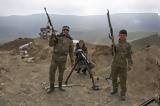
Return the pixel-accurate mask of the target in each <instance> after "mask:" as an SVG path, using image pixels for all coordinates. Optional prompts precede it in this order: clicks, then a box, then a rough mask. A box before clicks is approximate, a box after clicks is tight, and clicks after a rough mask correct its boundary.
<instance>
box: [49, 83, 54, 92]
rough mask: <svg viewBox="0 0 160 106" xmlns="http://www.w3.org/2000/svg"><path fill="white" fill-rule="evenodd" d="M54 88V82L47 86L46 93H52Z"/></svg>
mask: <svg viewBox="0 0 160 106" xmlns="http://www.w3.org/2000/svg"><path fill="white" fill-rule="evenodd" d="M54 89H55V88H54V83H51V84H50V86H49V88H48V90H47V93H48V94H50V93H52V92H53V91H54Z"/></svg>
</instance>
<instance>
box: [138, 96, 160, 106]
mask: <svg viewBox="0 0 160 106" xmlns="http://www.w3.org/2000/svg"><path fill="white" fill-rule="evenodd" d="M152 102H156V103H157V104H158V105H160V98H155V97H152V98H150V99H148V100H147V101H145V102H143V103H142V104H140V105H139V106H148V105H149V104H151V103H152Z"/></svg>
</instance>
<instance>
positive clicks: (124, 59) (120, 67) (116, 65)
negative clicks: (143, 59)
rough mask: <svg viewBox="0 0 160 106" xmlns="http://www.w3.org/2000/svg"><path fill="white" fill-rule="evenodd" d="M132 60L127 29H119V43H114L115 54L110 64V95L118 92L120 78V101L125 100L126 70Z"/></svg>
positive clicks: (129, 67)
mask: <svg viewBox="0 0 160 106" xmlns="http://www.w3.org/2000/svg"><path fill="white" fill-rule="evenodd" d="M132 64H133V61H132V50H131V46H130V44H129V43H128V42H127V31H126V30H124V29H123V30H120V32H119V43H118V44H117V45H115V56H114V59H113V62H112V65H111V78H112V86H113V91H112V92H111V95H114V94H116V93H117V92H118V83H117V79H118V77H119V79H120V88H121V92H120V97H121V100H122V101H125V96H126V91H127V88H126V80H127V70H131V67H132Z"/></svg>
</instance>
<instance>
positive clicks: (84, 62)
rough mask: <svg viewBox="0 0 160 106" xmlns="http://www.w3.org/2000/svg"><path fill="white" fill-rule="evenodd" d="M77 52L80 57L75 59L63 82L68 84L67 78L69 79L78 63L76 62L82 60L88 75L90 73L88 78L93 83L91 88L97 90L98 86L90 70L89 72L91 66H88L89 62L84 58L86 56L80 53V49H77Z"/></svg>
mask: <svg viewBox="0 0 160 106" xmlns="http://www.w3.org/2000/svg"><path fill="white" fill-rule="evenodd" d="M78 54H79V56H80V57H81V58H78V59H77V60H76V62H75V65H74V66H73V68H72V69H71V72H70V73H69V75H68V77H67V79H66V81H65V84H66V85H67V84H68V80H69V78H70V76H71V74H72V73H73V71H74V70H75V68H76V66H77V65H78V63H79V62H83V64H84V65H85V66H86V68H87V71H88V73H89V75H90V78H91V80H92V84H93V86H92V89H93V90H99V86H97V85H95V81H94V78H93V74H92V72H91V67H90V66H89V65H90V64H91V63H90V62H89V61H88V59H87V58H86V56H85V55H84V54H83V53H82V51H79V53H78Z"/></svg>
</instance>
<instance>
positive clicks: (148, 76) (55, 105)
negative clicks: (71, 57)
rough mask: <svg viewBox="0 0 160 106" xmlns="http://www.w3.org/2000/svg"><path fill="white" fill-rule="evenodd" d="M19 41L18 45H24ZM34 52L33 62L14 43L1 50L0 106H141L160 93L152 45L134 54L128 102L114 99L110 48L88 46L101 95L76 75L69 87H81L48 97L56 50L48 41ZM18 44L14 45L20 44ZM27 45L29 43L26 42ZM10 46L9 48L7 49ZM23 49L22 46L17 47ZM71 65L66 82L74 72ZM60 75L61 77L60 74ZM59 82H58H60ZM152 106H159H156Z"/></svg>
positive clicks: (157, 54)
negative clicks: (51, 68)
mask: <svg viewBox="0 0 160 106" xmlns="http://www.w3.org/2000/svg"><path fill="white" fill-rule="evenodd" d="M22 40H23V39H17V40H15V41H16V42H22ZM32 41H33V44H34V45H33V49H31V50H29V54H30V56H31V57H34V58H35V59H34V61H33V62H31V63H30V62H26V61H25V59H22V58H21V56H20V55H19V52H18V51H17V49H16V48H18V47H16V46H14V48H12V49H8V48H11V47H13V42H14V41H12V42H8V43H6V44H4V45H1V46H0V48H4V47H5V49H0V60H1V61H0V106H117V104H118V106H138V104H140V103H142V102H143V101H144V100H147V99H149V98H150V97H152V96H154V95H155V94H156V93H160V91H158V90H160V89H159V86H160V85H159V84H160V77H159V76H160V48H159V47H158V46H154V45H151V46H150V47H148V48H145V49H143V50H141V51H136V52H135V53H134V54H133V61H134V65H133V70H131V71H129V72H128V82H127V86H128V92H127V100H126V101H125V102H122V101H120V99H119V97H118V95H115V96H111V95H110V94H109V93H110V90H111V87H110V83H108V82H107V81H106V80H105V78H106V76H109V73H110V64H111V61H112V56H111V54H110V48H109V47H107V46H101V45H93V44H88V43H87V47H88V50H89V56H90V59H91V60H92V61H93V62H94V63H95V66H96V67H95V69H94V70H93V71H94V78H95V81H96V84H97V85H99V86H100V87H101V90H100V91H93V90H92V89H91V86H92V84H91V80H90V78H89V75H87V76H85V75H83V74H77V73H76V72H74V73H73V74H72V76H71V78H70V80H69V83H72V84H80V86H73V87H68V88H65V89H66V92H60V91H59V90H57V89H56V90H55V92H53V93H52V94H51V95H48V94H47V93H46V91H45V90H44V89H43V88H44V87H43V86H42V85H43V84H47V82H48V70H49V65H50V61H51V53H52V48H50V47H48V41H46V40H41V39H39V38H36V39H33V40H32ZM16 42H14V43H16ZM25 43H26V42H25ZM6 45H7V46H6ZM10 46H11V47H10ZM17 46H19V45H17ZM69 64H70V63H69V62H68V63H67V68H66V71H65V77H64V79H66V77H67V75H68V74H69V72H70V71H69V70H70V69H71V67H70V65H69ZM57 74H58V73H57ZM56 81H57V80H56ZM151 106H156V105H155V104H153V105H151Z"/></svg>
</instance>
